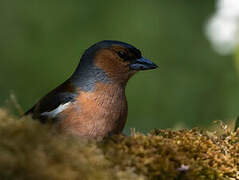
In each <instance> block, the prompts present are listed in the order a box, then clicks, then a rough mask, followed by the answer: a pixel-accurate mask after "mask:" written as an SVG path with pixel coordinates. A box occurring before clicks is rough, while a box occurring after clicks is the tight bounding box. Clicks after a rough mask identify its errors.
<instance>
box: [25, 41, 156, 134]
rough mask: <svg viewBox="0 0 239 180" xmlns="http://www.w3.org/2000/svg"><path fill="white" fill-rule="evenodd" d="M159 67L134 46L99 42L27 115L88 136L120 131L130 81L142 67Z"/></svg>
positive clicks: (89, 49)
mask: <svg viewBox="0 0 239 180" xmlns="http://www.w3.org/2000/svg"><path fill="white" fill-rule="evenodd" d="M157 67H158V66H157V65H156V64H155V63H153V62H152V61H150V60H148V59H146V58H144V57H143V56H142V54H141V51H140V50H139V49H137V48H136V47H134V46H133V45H130V44H128V43H125V42H121V41H116V40H103V41H100V42H97V43H95V44H93V45H92V46H90V47H89V48H88V49H86V50H85V52H84V53H83V55H82V57H81V58H80V62H79V64H78V66H77V68H76V70H75V71H74V72H73V73H72V75H71V76H70V77H69V78H68V79H67V80H66V81H64V82H63V83H62V84H60V85H59V86H58V87H56V88H55V89H53V90H52V91H50V92H49V93H48V94H46V95H45V96H44V97H43V98H41V99H40V100H39V101H38V102H37V103H36V104H35V105H34V106H33V107H32V108H31V109H29V110H28V111H27V112H25V114H24V115H26V116H31V117H32V119H37V120H39V121H40V122H42V123H50V124H52V125H54V127H56V129H57V130H59V132H63V133H69V134H73V135H76V136H81V137H86V138H99V137H100V138H105V137H108V136H112V135H115V134H120V133H122V131H123V128H124V126H125V123H126V119H127V114H128V105H127V99H126V95H125V88H126V84H127V82H128V80H129V79H130V78H131V77H132V76H133V75H134V74H135V73H136V72H138V71H140V70H150V69H155V68H157Z"/></svg>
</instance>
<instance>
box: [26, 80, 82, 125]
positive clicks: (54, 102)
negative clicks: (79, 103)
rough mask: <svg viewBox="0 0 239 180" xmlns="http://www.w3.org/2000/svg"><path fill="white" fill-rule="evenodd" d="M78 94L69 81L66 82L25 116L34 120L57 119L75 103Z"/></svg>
mask: <svg viewBox="0 0 239 180" xmlns="http://www.w3.org/2000/svg"><path fill="white" fill-rule="evenodd" d="M77 95H78V93H77V92H76V91H75V89H74V87H73V85H72V84H71V83H70V82H69V81H65V82H64V83H62V84H61V85H60V86H58V87H57V88H55V89H53V90H52V91H50V92H49V93H48V94H47V95H45V96H44V97H43V98H42V99H40V100H39V101H38V102H37V103H36V104H35V105H34V106H33V107H32V108H31V109H30V110H28V111H27V112H26V113H25V115H29V114H30V115H32V117H33V118H34V119H41V120H43V119H45V118H55V116H56V115H57V114H58V113H60V112H61V111H63V110H64V109H66V108H67V107H68V106H69V105H70V104H71V103H73V102H74V101H75V99H76V97H77Z"/></svg>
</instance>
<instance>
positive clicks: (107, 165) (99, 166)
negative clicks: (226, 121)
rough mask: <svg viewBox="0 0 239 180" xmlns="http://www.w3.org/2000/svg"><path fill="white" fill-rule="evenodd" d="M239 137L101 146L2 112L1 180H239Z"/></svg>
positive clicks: (187, 135) (158, 137) (132, 139)
mask: <svg viewBox="0 0 239 180" xmlns="http://www.w3.org/2000/svg"><path fill="white" fill-rule="evenodd" d="M238 172H239V133H237V132H232V131H229V130H228V129H227V128H224V132H223V134H220V135H217V134H216V133H214V132H207V131H202V130H198V129H192V130H180V131H170V130H154V131H153V132H151V133H149V134H148V135H144V134H139V133H135V132H134V133H132V134H131V135H130V136H123V135H118V136H113V137H111V138H108V139H106V140H104V141H101V142H97V141H94V140H86V139H82V138H80V137H74V136H70V135H62V134H58V133H56V132H55V131H54V129H52V128H51V127H49V126H47V125H42V124H40V123H38V122H37V121H33V120H32V119H30V118H22V119H19V118H15V117H13V116H12V115H10V114H9V113H8V112H7V111H5V110H3V109H0V179H19V180H21V179H24V180H25V179H36V180H37V179H54V180H55V179H56V180H58V179H59V180H65V179H67V180H68V179H73V180H74V179H83V180H84V179H86V180H88V179H89V180H91V179H92V180H95V179H124V180H128V179H142V180H143V179H162V180H164V179H165V180H166V179H167V180H171V179H172V180H173V179H186V180H187V179H188V180H189V179H190V180H192V179H193V180H195V179H196V180H197V179H207V180H211V179H239V173H238Z"/></svg>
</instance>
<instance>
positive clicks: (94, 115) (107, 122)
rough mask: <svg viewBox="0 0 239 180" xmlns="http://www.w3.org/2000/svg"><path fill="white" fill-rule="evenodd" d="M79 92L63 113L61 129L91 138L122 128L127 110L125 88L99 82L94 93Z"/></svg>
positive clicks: (115, 131)
mask: <svg viewBox="0 0 239 180" xmlns="http://www.w3.org/2000/svg"><path fill="white" fill-rule="evenodd" d="M78 91H79V95H78V97H77V100H76V101H75V102H74V103H73V104H72V106H70V107H69V108H67V109H66V110H64V111H63V112H62V113H61V116H62V117H63V118H62V120H61V121H59V127H60V130H62V131H66V132H69V133H73V134H77V135H80V136H90V137H97V136H107V135H109V134H117V133H120V132H121V131H122V130H123V127H124V125H125V122H126V118H127V111H128V110H127V109H128V108H127V101H126V97H125V88H124V87H122V86H119V85H118V84H114V83H108V84H104V83H100V82H98V83H96V85H95V89H94V91H92V92H91V91H88V92H85V91H80V89H79V90H78Z"/></svg>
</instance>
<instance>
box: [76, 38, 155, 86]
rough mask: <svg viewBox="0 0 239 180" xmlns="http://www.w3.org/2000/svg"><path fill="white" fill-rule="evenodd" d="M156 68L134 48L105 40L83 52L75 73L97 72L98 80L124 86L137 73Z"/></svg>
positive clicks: (122, 43)
mask: <svg viewBox="0 0 239 180" xmlns="http://www.w3.org/2000/svg"><path fill="white" fill-rule="evenodd" d="M157 67H158V66H157V65H156V64H154V63H153V62H151V61H150V60H148V59H145V58H144V57H143V56H142V54H141V52H140V50H138V49H137V48H135V47H134V46H132V45H130V44H127V43H124V42H120V41H110V40H105V41H100V42H98V43H96V44H94V45H92V46H91V47H89V48H88V49H87V50H86V51H85V52H84V54H83V56H82V58H81V61H80V64H79V67H78V69H77V71H80V72H85V73H86V74H87V72H88V73H91V74H92V73H93V71H95V72H96V71H97V72H98V73H96V74H95V76H99V78H100V76H107V78H109V80H111V81H114V82H119V83H124V84H126V82H127V81H128V79H129V78H130V77H131V76H132V75H133V74H134V73H136V72H137V71H140V70H149V69H155V68H157ZM100 72H101V73H100ZM97 74H101V75H97ZM101 78H103V77H101Z"/></svg>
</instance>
